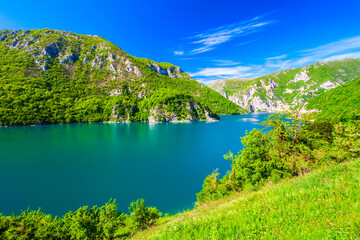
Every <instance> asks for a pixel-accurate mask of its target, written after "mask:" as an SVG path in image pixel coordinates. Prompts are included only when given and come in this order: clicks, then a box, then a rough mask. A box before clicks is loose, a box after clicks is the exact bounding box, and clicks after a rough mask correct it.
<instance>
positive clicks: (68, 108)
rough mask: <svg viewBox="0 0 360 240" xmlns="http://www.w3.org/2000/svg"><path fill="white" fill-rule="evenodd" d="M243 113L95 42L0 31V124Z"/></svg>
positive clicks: (160, 68) (156, 66) (185, 78)
mask: <svg viewBox="0 0 360 240" xmlns="http://www.w3.org/2000/svg"><path fill="white" fill-rule="evenodd" d="M163 93H165V94H163ZM245 112H246V111H244V110H243V109H242V108H241V107H239V106H237V105H236V104H234V103H232V102H230V101H229V100H227V99H225V98H224V97H223V96H221V95H220V94H219V93H217V92H215V91H213V90H211V89H210V88H207V87H205V86H204V85H202V84H200V83H198V82H197V81H195V80H194V79H192V78H191V77H190V76H189V75H188V74H186V73H185V72H183V71H182V70H181V69H180V68H179V67H176V66H174V65H172V64H170V63H156V62H154V61H151V60H149V59H141V58H136V57H133V56H131V55H129V54H127V53H125V52H124V51H123V50H121V49H120V48H119V47H117V46H115V45H114V44H112V43H110V42H108V41H106V40H105V39H103V38H101V37H99V36H89V35H79V34H74V33H71V32H65V31H57V30H51V29H43V30H27V31H7V30H3V31H0V126H1V125H6V126H13V125H32V124H48V123H72V122H102V121H154V122H164V121H182V120H188V121H193V120H214V119H218V116H217V115H219V114H239V113H245Z"/></svg>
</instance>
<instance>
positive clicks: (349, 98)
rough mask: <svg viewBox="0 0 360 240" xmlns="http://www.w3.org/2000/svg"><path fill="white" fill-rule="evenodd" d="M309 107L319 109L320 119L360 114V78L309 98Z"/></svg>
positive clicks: (334, 118) (349, 116)
mask: <svg viewBox="0 0 360 240" xmlns="http://www.w3.org/2000/svg"><path fill="white" fill-rule="evenodd" d="M306 108H307V109H318V110H319V111H320V113H318V116H317V117H318V118H319V119H332V120H337V119H341V118H352V117H359V116H360V78H357V79H355V80H352V81H350V82H348V83H346V84H344V85H341V86H339V87H337V88H334V89H331V90H329V91H328V92H324V93H322V94H320V95H319V96H316V97H314V98H312V99H310V100H309V103H308V105H307V106H306Z"/></svg>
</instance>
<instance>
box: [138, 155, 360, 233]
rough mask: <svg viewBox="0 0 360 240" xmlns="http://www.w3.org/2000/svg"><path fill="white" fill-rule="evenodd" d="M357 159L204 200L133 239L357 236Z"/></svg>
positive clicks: (359, 195) (359, 210)
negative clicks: (204, 201) (254, 190)
mask: <svg viewBox="0 0 360 240" xmlns="http://www.w3.org/2000/svg"><path fill="white" fill-rule="evenodd" d="M359 179H360V160H359V159H357V160H353V161H351V162H347V163H345V164H341V165H335V166H331V167H324V168H321V169H319V170H316V171H314V172H313V173H311V174H306V175H303V176H300V177H296V178H293V179H288V180H283V181H281V182H279V183H276V184H274V183H269V184H267V185H266V186H264V187H262V188H261V189H260V190H259V191H256V192H252V191H244V192H239V193H233V194H232V195H230V196H228V197H226V198H224V199H220V200H216V201H213V202H207V203H206V204H203V205H201V206H199V207H198V208H196V209H194V210H191V211H188V212H184V213H181V214H179V215H177V216H175V218H174V217H169V218H168V219H166V218H165V219H164V220H163V221H164V223H163V224H162V225H160V226H158V227H154V228H151V229H149V230H146V231H142V232H139V233H138V234H137V235H135V237H134V238H133V239H299V240H300V239H358V238H359V237H360V205H359V198H360V187H359V183H360V181H359Z"/></svg>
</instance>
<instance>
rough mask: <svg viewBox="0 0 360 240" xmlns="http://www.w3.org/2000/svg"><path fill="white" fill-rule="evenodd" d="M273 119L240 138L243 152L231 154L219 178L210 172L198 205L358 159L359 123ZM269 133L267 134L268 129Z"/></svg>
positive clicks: (351, 121) (359, 120)
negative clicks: (228, 163)
mask: <svg viewBox="0 0 360 240" xmlns="http://www.w3.org/2000/svg"><path fill="white" fill-rule="evenodd" d="M282 118H283V116H280V115H273V116H271V117H270V118H269V119H268V120H267V121H265V122H264V123H263V124H264V125H265V126H266V127H267V128H266V129H263V130H259V129H254V130H252V131H250V132H248V133H247V134H246V136H245V137H243V138H242V144H243V145H244V149H243V150H242V151H241V152H239V154H238V155H234V154H232V153H231V152H230V153H229V154H227V155H225V159H229V160H231V163H232V170H231V172H228V173H227V174H226V175H225V176H224V177H223V178H222V179H220V178H219V177H218V175H219V174H218V173H217V172H216V171H215V172H213V173H212V174H211V175H209V176H208V177H207V178H206V179H205V181H204V184H203V189H202V191H201V192H200V193H198V194H197V199H198V203H203V202H207V201H211V200H215V199H218V198H222V197H224V196H226V195H228V194H230V193H231V192H233V191H242V190H244V189H255V190H256V189H259V187H261V186H263V185H264V184H265V183H267V182H277V181H279V180H280V179H282V178H289V177H293V176H299V175H302V174H304V173H307V172H310V171H312V170H314V169H316V168H318V167H320V166H322V165H327V164H331V163H340V162H343V161H345V160H349V159H353V158H356V157H359V156H360V119H358V120H356V119H355V120H346V121H344V122H338V123H336V124H333V123H331V122H329V121H316V122H313V123H312V122H303V123H301V122H300V121H299V120H296V119H294V120H292V122H290V121H284V120H282ZM269 129H270V130H269Z"/></svg>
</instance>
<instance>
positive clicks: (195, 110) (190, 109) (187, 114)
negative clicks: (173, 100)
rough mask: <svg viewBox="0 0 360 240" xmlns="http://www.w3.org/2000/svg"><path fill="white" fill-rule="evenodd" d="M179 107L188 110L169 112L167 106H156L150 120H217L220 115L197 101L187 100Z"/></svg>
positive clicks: (153, 121)
mask: <svg viewBox="0 0 360 240" xmlns="http://www.w3.org/2000/svg"><path fill="white" fill-rule="evenodd" d="M177 108H185V109H186V111H179V112H178V113H174V112H168V111H167V110H166V109H167V107H166V106H163V105H162V106H156V107H154V108H152V109H151V110H150V116H149V119H148V120H149V122H151V123H160V122H192V121H201V120H202V121H217V120H219V119H220V117H219V116H218V115H216V114H214V113H212V112H211V111H210V110H209V109H208V108H206V107H202V106H201V105H200V104H198V103H196V102H185V103H183V104H182V106H177Z"/></svg>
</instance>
